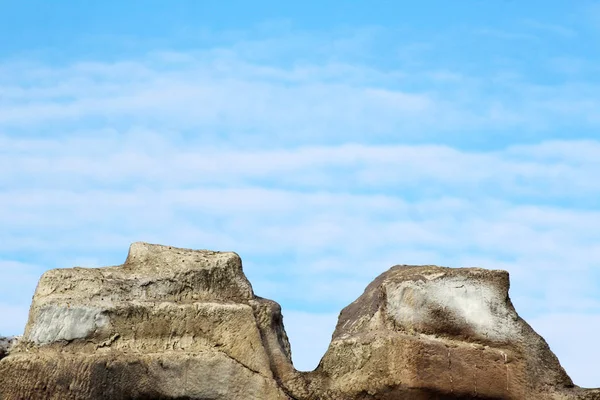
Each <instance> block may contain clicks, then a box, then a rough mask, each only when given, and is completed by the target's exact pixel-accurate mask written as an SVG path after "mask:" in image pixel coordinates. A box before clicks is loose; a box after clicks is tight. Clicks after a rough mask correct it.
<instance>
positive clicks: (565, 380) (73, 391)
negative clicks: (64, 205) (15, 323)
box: [0, 243, 600, 400]
mask: <svg viewBox="0 0 600 400" xmlns="http://www.w3.org/2000/svg"><path fill="white" fill-rule="evenodd" d="M508 287H509V280H508V273H506V272H505V271H488V270H483V269H478V268H465V269H451V268H443V267H436V266H396V267H393V268H392V269H390V270H389V271H387V272H386V273H384V274H382V275H380V276H379V277H378V278H377V279H375V281H373V282H372V283H371V284H370V285H369V286H368V287H367V289H366V290H365V292H364V294H363V295H362V296H360V297H359V298H358V299H357V300H356V301H355V302H353V303H352V304H350V305H349V306H348V307H346V308H345V309H344V310H343V311H342V312H341V314H340V317H339V321H338V324H337V327H336V329H335V332H334V334H333V339H332V342H331V344H330V346H329V349H328V350H327V353H326V354H325V356H324V357H323V359H322V360H321V363H320V364H319V366H318V368H317V369H316V370H315V371H313V372H308V373H301V372H298V371H296V370H295V369H294V368H293V366H292V364H291V356H290V346H289V343H288V339H287V335H286V333H285V331H284V328H283V319H282V315H281V309H280V307H279V305H278V304H277V303H275V302H273V301H271V300H266V299H262V298H260V297H257V296H255V295H254V293H253V291H252V287H251V285H250V283H249V282H248V280H247V279H246V277H245V276H244V274H243V272H242V264H241V260H240V258H239V257H238V255H237V254H235V253H223V252H213V251H195V250H187V249H178V248H174V247H167V246H159V245H150V244H146V243H134V244H133V245H132V246H131V248H130V251H129V255H128V257H127V260H126V262H125V264H123V265H121V266H117V267H105V268H97V269H85V268H73V269H58V270H52V271H48V272H47V273H45V274H44V275H43V276H42V278H41V280H40V283H39V285H38V288H37V290H36V293H35V296H34V299H33V303H32V306H31V310H30V315H29V321H28V323H27V327H26V330H25V335H24V337H23V339H22V340H21V341H20V342H19V343H18V345H16V346H15V347H14V348H13V349H12V350H11V352H10V355H9V356H7V357H5V358H4V359H2V360H1V361H0V399H1V400H13V399H15V400H16V399H27V400H30V399H31V400H34V399H56V400H58V399H61V400H62V399H73V400H96V399H197V400H200V399H202V400H209V399H211V400H225V399H228V400H237V399H264V400H271V399H272V400H368V399H373V400H374V399H380V400H392V399H393V400H402V399H411V400H428V399H448V400H450V399H488V400H492V399H494V400H500V399H503V400H516V399H527V400H547V399H549V400H552V399H555V400H562V399H565V400H567V399H580V400H600V390H584V389H581V388H578V387H576V386H574V385H573V383H572V382H571V380H570V378H569V377H568V376H567V374H566V373H565V371H564V370H563V368H562V367H561V366H560V364H559V362H558V360H557V359H556V357H555V356H554V354H553V353H552V352H551V351H550V349H549V348H548V345H547V344H546V342H545V341H544V340H543V339H542V338H541V337H540V336H539V335H537V334H536V333H535V332H534V331H533V330H532V329H531V327H530V326H529V325H527V323H526V322H525V321H523V320H522V319H521V318H520V317H519V316H518V315H517V313H516V311H515V310H514V307H513V306H512V304H511V302H510V299H509V297H508ZM0 344H1V342H0ZM0 351H1V350H0ZM0 358H1V356H0Z"/></svg>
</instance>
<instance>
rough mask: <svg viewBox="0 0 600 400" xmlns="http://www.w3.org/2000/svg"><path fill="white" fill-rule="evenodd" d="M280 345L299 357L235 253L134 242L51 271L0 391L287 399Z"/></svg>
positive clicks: (5, 366)
mask: <svg viewBox="0 0 600 400" xmlns="http://www.w3.org/2000/svg"><path fill="white" fill-rule="evenodd" d="M265 330H269V332H264V331H265ZM269 335H271V336H273V337H275V338H276V340H272V341H267V340H265V339H264V337H265V336H269ZM268 345H274V346H277V349H273V350H272V349H270V348H268ZM271 353H279V354H281V355H282V357H283V358H284V359H286V360H288V362H289V360H290V352H289V344H288V341H287V337H286V335H285V332H284V331H283V326H282V317H281V312H280V308H279V306H278V305H277V304H276V303H274V302H271V301H269V300H264V299H261V298H258V297H256V296H254V294H253V292H252V287H251V285H250V283H249V282H248V280H247V279H246V277H245V276H244V274H243V272H242V264H241V260H240V258H239V256H238V255H237V254H235V253H222V252H213V251H193V250H187V249H178V248H173V247H167V246H158V245H150V244H146V243H134V244H133V245H132V246H131V248H130V250H129V255H128V257H127V260H126V262H125V264H123V265H121V266H117V267H106V268H96V269H86V268H73V269H56V270H51V271H48V272H46V273H45V274H44V275H43V276H42V278H41V280H40V282H39V284H38V287H37V289H36V293H35V296H34V299H33V303H32V306H31V309H30V314H29V321H28V323H27V327H26V329H25V335H24V337H23V340H22V342H21V343H20V344H19V345H18V346H17V347H16V348H15V349H14V351H13V352H12V353H11V355H10V356H9V357H6V358H5V359H3V360H2V362H1V363H0V398H1V399H29V400H33V399H61V400H63V399H64V400H66V399H206V400H208V399H214V400H216V399H222V400H226V399H227V400H234V399H277V400H279V399H281V400H283V399H288V396H287V395H286V394H285V393H284V392H283V390H282V389H281V388H280V386H279V385H278V383H277V381H276V380H275V378H274V375H273V372H272V370H271V360H270V358H271Z"/></svg>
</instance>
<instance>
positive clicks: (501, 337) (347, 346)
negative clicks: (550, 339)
mask: <svg viewBox="0 0 600 400" xmlns="http://www.w3.org/2000/svg"><path fill="white" fill-rule="evenodd" d="M508 289H509V279H508V273H507V272H506V271H489V270H484V269H479V268H459V269H454V268H443V267H437V266H406V265H403V266H395V267H393V268H391V269H390V270H389V271H387V272H385V273H384V274H382V275H380V276H379V277H378V278H377V279H375V281H373V282H372V283H371V284H370V285H369V286H368V287H367V289H366V290H365V292H364V293H363V295H362V296H360V297H359V298H358V299H357V300H356V301H355V302H353V303H352V304H350V305H349V306H347V307H346V308H345V309H344V310H342V312H341V314H340V317H339V320H338V324H337V327H336V329H335V332H334V334H333V338H332V342H331V344H330V346H329V349H328V350H327V352H326V354H325V356H324V357H323V359H322V360H321V363H320V364H319V366H318V368H317V370H316V371H315V372H313V373H310V376H311V378H312V382H311V384H312V386H310V387H309V389H308V390H307V391H306V393H305V394H304V395H305V396H306V397H307V398H310V399H365V400H366V399H386V400H391V399H490V400H491V399H498V400H499V399H528V400H529V399H530V400H535V399H539V400H546V399H600V391H597V390H596V391H594V390H583V389H580V388H577V387H575V386H574V385H573V382H572V381H571V379H570V378H569V377H568V376H567V374H566V373H565V371H564V370H563V368H562V367H561V366H560V364H559V362H558V360H557V358H556V357H555V355H554V354H553V353H552V352H551V351H550V349H549V347H548V345H547V343H546V342H545V341H544V339H543V338H542V337H540V336H539V335H538V334H536V333H535V332H534V331H533V329H532V328H531V327H530V326H529V325H528V324H527V323H526V322H525V321H524V320H522V319H521V318H520V317H519V316H518V315H517V313H516V311H515V309H514V307H513V305H512V303H511V301H510V299H509V297H508Z"/></svg>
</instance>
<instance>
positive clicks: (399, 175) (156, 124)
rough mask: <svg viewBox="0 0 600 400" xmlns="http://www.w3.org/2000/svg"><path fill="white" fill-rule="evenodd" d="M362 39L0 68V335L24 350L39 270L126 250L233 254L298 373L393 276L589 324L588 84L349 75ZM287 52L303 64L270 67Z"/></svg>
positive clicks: (362, 70) (592, 276)
mask: <svg viewBox="0 0 600 400" xmlns="http://www.w3.org/2000/svg"><path fill="white" fill-rule="evenodd" d="M535 28H536V29H538V28H539V29H542V28H541V27H535ZM278 29H279V28H278ZM543 29H546V30H548V29H549V28H548V27H543ZM555 33H556V34H560V33H559V32H555ZM563 33H565V32H563ZM377 34H378V33H377V30H376V29H375V30H371V31H369V30H366V31H363V32H362V33H360V34H357V35H354V36H352V37H351V38H350V39H351V40H350V39H349V40H346V41H345V40H343V38H338V39H336V40H331V41H329V42H327V43H320V42H321V41H322V42H325V41H323V40H321V39H322V38H320V37H315V36H311V35H307V36H308V37H307V36H303V35H299V36H298V37H296V38H295V39H293V40H291V39H290V40H288V39H289V38H287V39H286V40H278V39H277V38H274V39H265V40H253V41H244V40H242V39H239V38H238V39H239V40H238V39H236V40H238V42H236V43H234V44H231V45H227V46H225V45H223V46H220V47H211V48H207V49H204V50H200V49H195V50H190V51H173V50H169V49H157V50H156V51H152V52H149V53H148V54H147V55H146V56H144V57H132V58H130V59H126V60H121V61H115V62H106V61H85V62H84V61H78V62H72V63H66V64H65V65H62V66H60V65H49V64H48V63H44V62H42V61H37V62H33V61H30V60H26V61H23V60H22V61H18V62H17V61H12V62H4V63H2V64H0V171H1V172H0V221H2V226H3V229H2V230H1V231H0V263H1V264H0V269H2V271H3V272H4V275H3V278H5V279H4V280H3V281H2V283H0V314H3V315H8V316H9V318H8V319H7V318H0V331H2V332H3V333H18V332H19V331H20V330H22V326H23V323H24V320H25V317H26V310H27V306H28V303H29V296H30V295H31V293H32V291H33V289H34V287H35V282H36V280H37V277H38V276H39V274H41V272H43V271H44V270H45V269H48V268H53V267H68V266H72V265H78V264H79V265H81V264H83V265H84V266H85V265H87V266H98V265H106V264H117V263H120V262H122V261H123V260H124V258H125V253H126V249H127V246H128V245H129V243H130V242H132V241H137V240H145V241H150V242H156V243H165V244H172V245H176V246H184V247H192V248H211V249H216V250H234V251H237V252H239V253H240V254H241V255H242V258H243V260H244V265H245V270H246V271H247V274H248V275H249V277H250V278H251V280H252V282H253V285H254V287H255V289H256V292H257V293H258V294H260V295H262V296H265V297H270V298H273V299H274V300H277V301H280V302H281V303H282V304H283V307H284V314H285V315H286V324H288V323H289V329H290V336H291V337H292V345H293V346H294V349H297V351H296V354H297V355H299V357H300V358H298V359H297V360H299V361H298V363H299V366H300V367H301V368H306V369H308V368H310V367H311V363H312V364H314V363H315V360H316V358H315V357H317V356H318V353H319V352H320V351H321V350H323V349H324V347H325V346H326V345H327V342H328V341H329V337H330V335H331V330H332V328H331V326H332V324H333V321H334V319H335V318H334V317H335V315H336V314H337V312H338V311H339V310H340V309H341V307H343V306H345V305H346V304H348V303H349V302H350V301H352V300H354V299H355V298H356V297H357V296H358V295H359V294H360V293H361V292H362V290H363V289H364V287H365V286H366V285H367V283H368V282H369V281H370V280H371V279H372V278H374V277H375V276H376V275H377V274H379V273H380V272H383V271H384V270H385V269H387V268H389V267H390V266H392V265H394V264H397V263H415V264H422V263H436V264H441V265H447V266H473V265H477V266H481V267H486V268H503V269H507V270H509V271H510V272H511V275H512V279H513V280H512V285H513V286H512V292H511V295H512V296H513V298H514V300H515V303H516V305H517V308H518V310H519V311H521V312H522V313H523V314H524V315H525V316H526V317H535V318H536V321H539V322H537V323H538V325H539V326H540V327H541V329H544V328H543V327H544V326H546V325H547V324H546V322H544V321H546V320H544V319H543V318H544V316H548V315H553V317H552V318H556V321H560V320H561V318H563V320H562V321H567V320H568V318H567V317H565V316H566V315H568V314H569V313H570V314H572V315H590V316H592V317H591V318H595V317H594V315H598V314H600V304H599V301H600V300H599V299H598V292H599V291H600V288H599V287H598V282H600V273H599V272H598V271H599V268H600V247H599V246H598V243H599V241H598V239H600V237H599V235H600V233H599V231H598V229H597V227H598V226H599V225H600V211H599V210H598V209H597V205H596V204H595V202H594V199H596V198H597V197H598V195H599V194H600V193H599V192H600V186H599V185H598V184H597V183H596V181H597V179H596V178H597V176H598V175H599V174H600V163H599V162H598V160H600V142H598V140H597V136H594V134H586V132H592V133H593V132H595V130H597V128H598V126H599V124H600V114H599V113H598V110H600V96H599V95H598V93H600V90H598V87H597V84H595V83H593V82H591V81H586V80H585V79H583V78H584V77H583V76H580V77H579V78H580V79H578V80H576V81H560V82H555V83H548V82H540V81H538V80H536V79H532V77H531V75H530V73H528V72H527V71H521V70H518V69H516V70H515V69H511V68H509V67H507V66H502V68H500V69H494V70H490V71H476V73H474V72H473V70H468V69H465V70H462V69H460V68H454V67H451V66H448V65H445V64H443V65H442V64H439V63H437V62H436V61H435V60H431V59H423V60H421V59H416V56H415V57H412V56H411V57H408V56H407V55H406V54H409V53H410V54H412V55H414V54H420V55H422V54H421V53H422V52H420V50H419V51H417V50H415V48H416V49H422V48H423V47H427V46H429V47H427V48H429V49H431V48H433V49H435V43H425V44H423V43H416V44H414V43H413V45H414V46H413V50H414V51H412V53H411V52H410V51H408V50H407V51H406V52H405V53H403V57H405V58H413V60H412V61H411V62H406V63H403V60H404V59H405V58H402V56H398V57H397V58H396V59H395V60H396V63H395V64H394V63H391V64H390V65H388V66H386V67H381V66H380V67H377V66H374V65H371V64H369V63H363V62H358V61H356V60H357V59H360V58H361V54H362V55H363V56H364V53H363V52H362V50H363V49H364V48H365V47H367V44H365V43H368V42H370V41H372V40H373V39H372V38H373V37H374V36H376V35H377ZM357 37H358V39H357ZM357 43H358V44H357ZM286 44H288V45H290V46H292V47H294V48H295V49H298V48H301V49H310V48H317V50H316V54H317V55H318V57H316V56H314V54H313V57H312V58H311V57H307V58H306V59H299V58H294V57H291V58H288V59H286V60H287V61H286V62H279V63H277V62H273V61H272V60H271V53H272V52H286V51H288V50H289V49H286V48H285V45H286ZM353 46H358V47H353ZM402 46H403V47H402V48H403V49H405V50H406V49H409V50H410V48H411V46H410V44H407V43H403V44H402ZM357 49H358V50H361V51H358V50H357ZM397 50H398V49H397V48H394V49H390V51H389V54H395V53H394V52H396V51H397ZM307 51H308V50H307ZM328 52H334V53H335V54H336V57H328V56H327V53H328ZM344 54H345V55H346V56H347V57H346V58H344V57H342V56H340V55H344ZM315 57H316V58H315ZM319 57H320V58H319ZM350 59H351V60H350ZM8 77H10V78H8ZM573 132H577V135H574V134H573ZM586 137H587V139H586ZM565 271H568V272H565ZM17 286H18V287H20V288H23V290H22V292H21V293H16V292H15V291H14V290H13V288H14V287H17ZM313 319H314V321H318V323H312V324H310V323H309V321H311V320H313ZM544 324H546V325H544ZM568 334H570V333H568ZM565 335H567V333H565ZM549 340H550V342H551V344H553V343H557V342H556V341H557V340H562V337H558V336H552V335H550V336H549ZM315 343H319V344H318V345H315ZM319 346H320V347H319ZM582 346H583V345H582ZM308 348H311V349H313V351H312V352H309V351H308V350H307V349H308ZM578 351H581V352H584V348H583V347H581V348H579V349H574V348H569V349H566V348H564V347H562V348H561V347H560V346H557V352H558V353H559V356H560V357H561V358H563V357H567V359H568V357H570V355H569V354H571V355H572V354H575V352H578ZM567 353H569V354H567ZM585 362H588V361H585ZM569 365H572V364H569ZM568 368H572V367H568ZM569 372H571V371H569ZM578 373H579V372H578ZM581 374H582V375H580V376H581V379H587V378H586V377H585V375H583V373H581ZM578 379H580V378H579V377H576V381H577V380H578ZM581 382H583V380H582V381H581Z"/></svg>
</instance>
